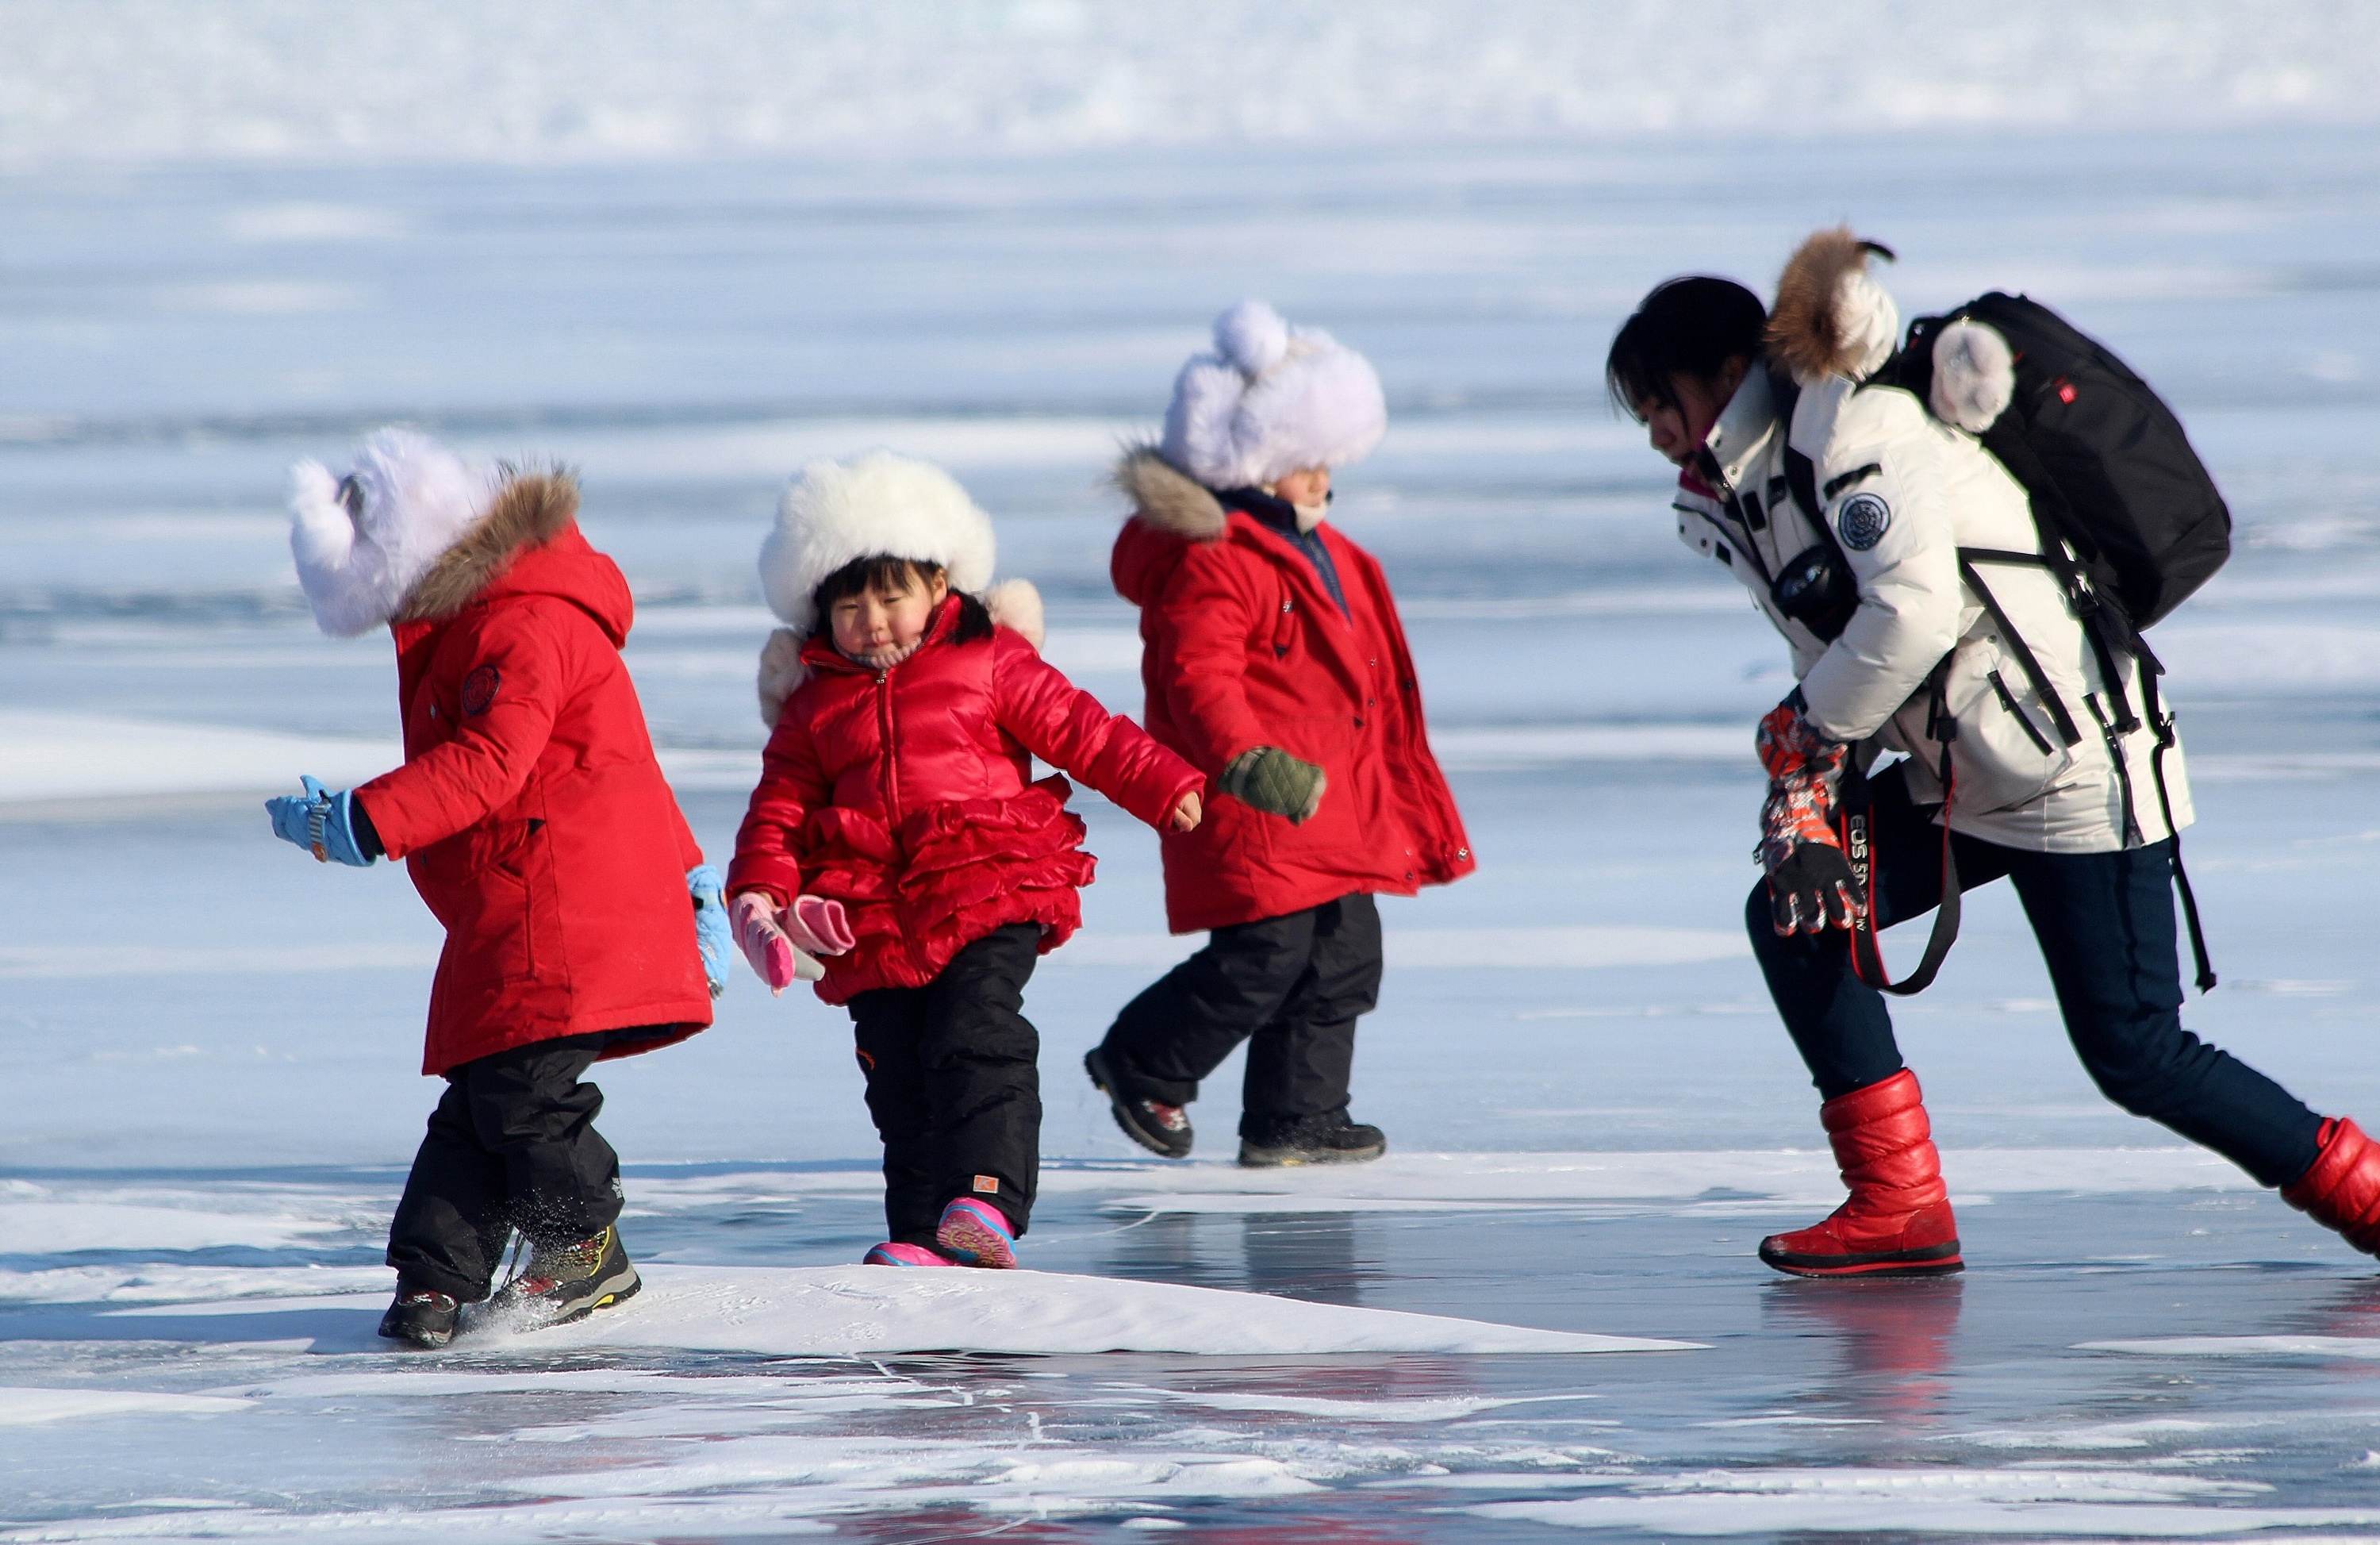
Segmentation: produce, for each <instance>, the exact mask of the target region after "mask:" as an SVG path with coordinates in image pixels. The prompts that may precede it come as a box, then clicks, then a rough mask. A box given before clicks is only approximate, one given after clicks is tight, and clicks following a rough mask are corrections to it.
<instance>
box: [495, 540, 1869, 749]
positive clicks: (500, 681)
mask: <svg viewBox="0 0 2380 1545" xmlns="http://www.w3.org/2000/svg"><path fill="white" fill-rule="evenodd" d="M1843 540H1844V541H1850V540H1851V538H1849V537H1848V536H1847V537H1845V538H1844V539H1843ZM1869 545H1871V546H1873V545H1875V544H1874V543H1872V542H1871V543H1870V544H1869ZM503 685H504V677H503V675H500V674H498V672H497V670H496V668H495V667H494V666H493V665H482V666H480V668H479V669H478V670H476V671H473V672H472V673H471V674H470V675H467V676H465V677H464V678H463V712H464V714H465V715H466V716H467V717H468V715H471V714H474V713H485V712H488V710H489V709H491V708H493V707H494V706H495V702H496V688H497V687H501V686H503Z"/></svg>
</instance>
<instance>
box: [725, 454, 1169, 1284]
mask: <svg viewBox="0 0 2380 1545" xmlns="http://www.w3.org/2000/svg"><path fill="white" fill-rule="evenodd" d="M991 570H992V533H991V521H990V517H987V516H986V515H985V514H984V513H983V512H982V511H981V510H979V509H977V507H976V506H975V504H974V502H973V501H971V500H970V499H969V498H968V497H967V495H966V493H965V490H963V489H962V488H960V487H959V485H958V484H957V483H956V482H955V481H953V480H952V479H951V478H950V476H949V475H948V474H946V473H944V472H942V471H941V470H940V469H939V468H934V467H930V466H928V465H926V464H925V463H923V462H917V461H911V460H908V459H906V458H904V457H901V456H892V455H890V454H888V453H884V452H876V453H872V454H870V455H868V456H861V457H859V458H857V459H856V460H854V461H850V462H844V463H834V462H822V463H820V464H818V465H816V466H813V467H811V468H807V470H805V471H804V473H803V474H802V478H801V481H799V482H797V483H796V484H795V486H794V487H793V488H792V489H791V490H790V491H789V492H788V493H786V495H785V498H784V503H783V507H782V509H781V511H780V512H779V515H778V521H777V529H776V530H775V531H774V532H773V533H772V534H771V536H770V538H769V541H768V543H767V545H766V546H765V547H763V548H762V549H761V553H760V577H761V581H762V584H763V586H764V587H765V589H766V590H767V593H768V598H769V604H770V606H771V608H772V609H774V610H775V612H776V614H778V615H779V616H780V617H783V619H784V620H785V623H786V624H787V626H786V627H784V628H783V629H782V630H780V631H779V632H778V633H776V634H775V635H773V636H772V637H771V639H770V640H769V644H768V647H767V648H766V649H765V650H764V651H762V653H761V657H760V682H759V687H760V710H761V717H762V719H763V720H764V721H766V722H767V723H768V724H771V725H772V726H773V733H772V734H771V736H770V738H769V746H768V750H767V751H766V753H765V754H764V756H763V758H762V762H761V774H760V785H759V787H758V788H757V789H755V790H753V793H752V803H751V808H750V809H749V811H748V812H747V814H746V816H745V818H744V826H743V830H742V831H741V832H739V833H737V835H736V839H735V864H734V865H733V867H732V868H730V870H728V880H727V892H728V894H729V896H730V897H731V898H732V899H731V902H730V906H731V908H732V911H733V914H734V917H735V926H736V931H737V937H738V939H739V942H740V943H742V944H743V946H744V950H745V954H746V955H747V957H748V958H749V959H750V960H751V962H752V967H753V969H754V970H756V971H758V972H759V974H760V975H761V977H762V978H763V979H766V980H767V981H768V982H769V985H770V986H771V988H772V989H774V990H776V991H783V990H784V989H785V988H786V987H787V986H789V985H790V984H791V983H792V982H793V981H794V979H795V977H796V976H803V977H813V978H816V979H818V994H819V996H820V998H823V999H824V1000H825V1001H826V1002H828V1003H830V1004H843V1005H845V1006H846V1007H848V1009H849V1010H850V1013H851V1017H852V1022H853V1025H854V1027H855V1029H856V1040H857V1043H858V1046H857V1050H858V1054H859V1066H860V1070H861V1072H862V1073H863V1074H864V1075H865V1076H866V1077H867V1080H868V1113H869V1114H870V1115H872V1116H873V1117H874V1118H875V1121H876V1130H877V1131H878V1133H879V1134H880V1136H881V1137H883V1139H884V1217H885V1223H886V1226H887V1229H888V1231H889V1234H890V1237H889V1238H888V1239H887V1241H886V1242H885V1243H884V1244H881V1245H879V1246H877V1247H875V1248H873V1249H871V1250H869V1251H868V1257H867V1259H868V1262H869V1263H870V1264H874V1265H885V1266H949V1265H953V1264H958V1265H967V1266H1002V1267H1005V1266H1014V1265H1015V1264H1016V1255H1015V1249H1014V1246H1015V1241H1016V1239H1017V1237H1018V1236H1019V1235H1023V1234H1024V1233H1025V1230H1026V1223H1027V1222H1028V1220H1029V1218H1030V1215H1031V1211H1032V1207H1033V1193H1034V1187H1035V1184H1036V1182H1037V1180H1038V1175H1039V1169H1040V1163H1039V1157H1038V1155H1039V1151H1040V1131H1041V1097H1040V1084H1039V1080H1038V1073H1037V1070H1036V1067H1035V1060H1036V1058H1037V1057H1038V1053H1039V1050H1040V1042H1039V1038H1038V1035H1037V1034H1036V1032H1035V1031H1034V1028H1033V1027H1032V1025H1031V1024H1030V1023H1028V1022H1027V1021H1026V1018H1025V1016H1024V1015H1023V1013H1022V1012H1021V1011H1022V1008H1023V1005H1024V988H1025V982H1026V979H1027V978H1028V977H1030V976H1031V975H1032V974H1033V967H1034V963H1035V961H1036V959H1037V958H1038V956H1039V955H1046V954H1047V953H1049V952H1050V951H1051V950H1054V949H1056V948H1057V947H1058V946H1059V945H1061V944H1062V943H1065V942H1066V940H1067V939H1068V938H1069V937H1071V936H1072V935H1073V933H1074V931H1075V929H1077V928H1079V927H1080V926H1081V925H1082V920H1083V915H1082V906H1081V902H1080V899H1079V898H1078V897H1077V895H1076V894H1075V892H1076V890H1077V888H1078V887H1081V886H1084V885H1087V884H1089V883H1090V882H1091V869H1092V859H1091V856H1090V855H1089V854H1087V853H1085V852H1083V851H1082V847H1081V845H1082V841H1083V837H1084V833H1085V829H1084V826H1083V822H1082V821H1081V819H1080V818H1078V817H1076V816H1075V815H1072V814H1070V813H1069V812H1068V811H1067V809H1066V808H1065V806H1066V798H1067V796H1068V795H1069V794H1070V793H1072V792H1073V791H1072V789H1071V788H1070V787H1069V786H1068V785H1067V783H1066V780H1065V779H1064V778H1063V777H1060V776H1051V777H1048V778H1044V779H1042V780H1041V781H1039V782H1038V783H1034V782H1030V781H1028V780H1029V779H1030V778H1031V775H1032V759H1033V758H1034V757H1036V756H1038V757H1039V758H1040V759H1041V760H1044V761H1046V762H1048V763H1050V765H1051V766H1052V767H1056V768H1059V769H1061V770H1062V771H1063V772H1072V773H1073V774H1075V776H1076V777H1078V778H1080V779H1082V780H1083V781H1084V782H1085V783H1087V784H1089V785H1091V786H1092V787H1093V788H1095V789H1097V790H1099V792H1100V793H1101V794H1103V795H1105V796H1107V797H1109V798H1110V799H1112V800H1113V801H1115V802H1116V803H1117V804H1118V805H1121V806H1123V808H1124V809H1127V810H1129V811H1131V812H1132V813H1133V814H1134V815H1135V816H1137V817H1139V818H1140V819H1141V820H1142V821H1147V822H1148V823H1149V824H1150V825H1152V826H1158V825H1167V826H1170V827H1171V828H1172V830H1174V831H1176V832H1187V831H1189V830H1191V829H1192V828H1194V827H1196V825H1197V824H1198V817H1199V809H1200V797H1201V791H1202V790H1203V788H1204V786H1205V783H1206V780H1205V778H1204V777H1203V776H1201V775H1200V773H1199V772H1197V770H1196V768H1194V767H1192V766H1190V765H1189V764H1188V763H1187V762H1185V761H1184V760H1182V759H1181V758H1180V757H1178V756H1175V755H1174V754H1173V753H1172V752H1171V751H1169V750H1167V749H1166V748H1164V747H1162V746H1160V745H1159V744H1157V743H1156V742H1155V741H1153V740H1151V739H1150V738H1149V737H1148V736H1147V735H1146V734H1144V733H1143V732H1142V731H1141V729H1140V728H1139V727H1138V726H1137V725H1135V724H1133V723H1132V722H1131V721H1130V720H1128V719H1125V718H1123V717H1121V716H1120V715H1112V714H1110V713H1109V712H1107V711H1106V710H1105V709H1103V708H1101V707H1100V706H1099V700H1097V699H1095V698H1093V697H1092V696H1091V695H1090V694H1089V693H1087V692H1084V691H1080V690H1078V689H1077V688H1075V687H1074V686H1073V685H1072V684H1071V683H1069V682H1068V681H1067V680H1066V678H1065V677H1064V676H1062V675H1060V674H1059V673H1058V671H1057V670H1056V669H1055V668H1054V667H1052V666H1050V664H1048V663H1046V662H1044V661H1043V660H1042V659H1041V657H1040V654H1039V652H1038V651H1039V644H1040V637H1041V626H1040V610H1041V607H1040V598H1039V597H1038V595H1037V594H1035V592H1034V590H1033V588H1032V587H1031V586H1030V585H1027V584H1026V583H1025V582H1024V581H1022V580H1011V581H1010V582H1009V583H1008V584H1006V585H1003V586H1002V587H1000V589H999V590H995V591H992V592H991V594H990V597H989V598H988V599H989V602H990V604H989V605H987V602H986V601H985V600H979V599H977V595H978V592H981V591H982V590H983V589H984V587H985V586H986V585H988V584H989V583H990V579H991ZM820 957H822V964H821V962H820Z"/></svg>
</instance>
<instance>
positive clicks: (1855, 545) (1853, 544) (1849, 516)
mask: <svg viewBox="0 0 2380 1545" xmlns="http://www.w3.org/2000/svg"><path fill="white" fill-rule="evenodd" d="M1891 525H1892V506H1891V505H1888V504H1886V503H1885V502H1884V501H1883V500H1882V499H1879V498H1877V497H1876V495H1875V494H1873V493H1854V494H1852V496H1851V497H1850V498H1848V499H1846V500H1844V501H1843V502H1842V505H1841V507H1840V508H1838V509H1837V510H1836V511H1835V529H1837V530H1839V531H1840V532H1841V533H1842V534H1843V545H1844V546H1845V547H1848V548H1850V549H1851V550H1852V552H1854V553H1864V552H1866V551H1867V550H1868V549H1869V548H1871V547H1874V546H1875V545H1876V543H1877V542H1879V541H1883V540H1884V533H1885V531H1886V530H1887V529H1888V528H1889V527H1890V526H1891Z"/></svg>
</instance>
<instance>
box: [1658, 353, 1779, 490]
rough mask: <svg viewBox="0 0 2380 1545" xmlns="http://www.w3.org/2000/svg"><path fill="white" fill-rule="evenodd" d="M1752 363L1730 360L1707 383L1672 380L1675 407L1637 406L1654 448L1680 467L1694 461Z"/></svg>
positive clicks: (1688, 378)
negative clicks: (1675, 399)
mask: <svg viewBox="0 0 2380 1545" xmlns="http://www.w3.org/2000/svg"><path fill="white" fill-rule="evenodd" d="M1751 363H1752V362H1751V361H1750V360H1749V359H1743V358H1741V357H1739V358H1737V359H1730V360H1729V361H1728V362H1727V363H1726V364H1724V365H1721V366H1720V367H1719V371H1718V374H1717V375H1715V376H1713V377H1711V378H1710V379H1709V380H1707V381H1705V380H1703V379H1702V378H1700V377H1698V376H1692V375H1673V376H1671V377H1670V391H1671V392H1673V393H1674V394H1676V395H1677V399H1678V400H1677V402H1676V404H1675V405H1674V406H1672V405H1670V404H1668V403H1659V402H1652V401H1649V400H1648V401H1645V402H1640V403H1638V404H1637V405H1636V415H1637V417H1638V418H1640V419H1643V420H1645V438H1646V439H1648V440H1650V441H1652V443H1653V448H1654V449H1655V450H1657V451H1658V452H1660V453H1661V454H1662V455H1663V456H1667V457H1669V458H1670V461H1671V462H1672V463H1674V464H1675V465H1677V466H1680V467H1683V466H1684V465H1685V464H1686V463H1688V462H1689V461H1692V460H1693V459H1694V453H1695V452H1696V451H1699V450H1701V449H1702V448H1703V442H1704V441H1706V440H1708V439H1709V438H1710V432H1711V426H1712V425H1713V424H1716V423H1718V416H1719V415H1720V414H1721V413H1723V412H1725V411H1726V409H1727V405H1728V400H1729V399H1730V398H1731V397H1733V396H1734V395H1735V389H1736V388H1737V387H1739V386H1741V385H1743V378H1744V376H1745V375H1746V374H1747V373H1748V372H1749V371H1750V369H1751Z"/></svg>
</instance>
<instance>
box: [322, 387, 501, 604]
mask: <svg viewBox="0 0 2380 1545" xmlns="http://www.w3.org/2000/svg"><path fill="white" fill-rule="evenodd" d="M346 476H348V477H352V478H353V479H354V480H355V481H356V485H357V487H358V489H359V490H360V492H361V493H362V505H363V507H362V510H361V513H359V514H358V515H356V516H354V517H349V515H348V513H347V509H346V505H345V504H344V503H343V502H342V501H341V500H340V498H339V483H340V477H339V475H337V474H334V473H333V472H332V471H331V469H330V468H327V467H324V466H323V465H322V463H321V462H319V461H301V462H299V463H297V465H296V466H295V467H292V468H290V469H289V550H290V552H291V554H293V555H294V556H295V557H296V558H297V582H298V583H299V584H300V585H302V586H303V587H304V588H305V590H306V600H307V602H308V603H309V604H310V605H311V606H312V607H313V609H314V622H315V625H316V626H317V627H321V628H322V631H323V632H325V633H328V634H330V635H332V636H333V637H334V638H340V639H351V638H354V637H355V636H356V635H357V634H359V633H366V632H369V631H370V630H371V629H372V628H375V627H380V626H381V625H382V624H383V623H385V622H387V621H388V620H389V619H390V618H392V617H394V616H395V615H396V614H398V612H399V611H401V610H402V609H403V608H404V605H405V602H406V599H407V597H408V596H410V595H411V594H412V593H413V590H414V587H415V586H417V585H419V583H420V582H421V579H422V578H423V576H425V575H427V574H428V573H429V572H430V570H431V566H434V565H435V564H436V563H437V562H438V560H439V559H440V558H441V557H443V555H444V554H445V553H446V552H447V550H448V549H449V548H452V547H453V546H454V545H455V543H456V542H458V541H462V540H463V538H464V537H465V536H466V535H467V534H468V533H469V531H470V530H471V529H472V528H473V527H474V526H475V525H477V524H478V523H479V521H480V518H481V517H484V516H485V515H486V514H487V513H488V510H489V508H490V506H491V505H493V504H494V502H495V497H496V493H497V491H498V490H499V489H500V488H501V487H502V486H503V483H504V474H503V472H502V471H501V469H499V468H494V467H486V466H475V465H473V464H471V463H468V462H466V461H465V460H463V458H462V457H460V456H456V455H455V453H454V452H452V451H450V450H448V449H446V448H445V447H444V446H443V445H441V444H438V443H437V442H435V441H433V440H431V438H430V437H429V436H427V435H424V434H418V433H416V432H413V431H411V430H407V429H383V430H381V431H378V432H375V433H373V434H372V435H371V436H370V437H369V438H368V439H366V440H365V441H364V443H363V444H362V445H360V446H358V448H357V451H356V456H355V462H354V465H353V466H352V467H351V468H349V469H348V471H347V473H346Z"/></svg>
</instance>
